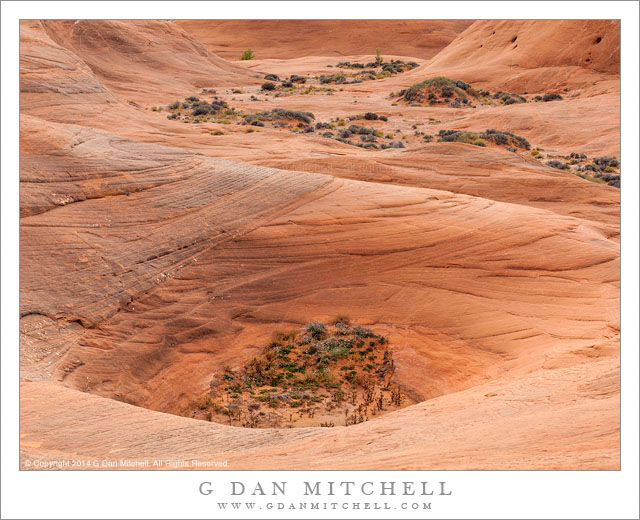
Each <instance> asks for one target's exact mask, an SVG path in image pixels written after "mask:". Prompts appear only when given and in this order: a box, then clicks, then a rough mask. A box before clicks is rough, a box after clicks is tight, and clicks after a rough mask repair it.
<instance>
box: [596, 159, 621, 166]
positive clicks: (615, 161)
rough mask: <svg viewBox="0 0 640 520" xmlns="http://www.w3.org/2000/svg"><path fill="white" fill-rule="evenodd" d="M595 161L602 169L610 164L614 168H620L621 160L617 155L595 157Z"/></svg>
mask: <svg viewBox="0 0 640 520" xmlns="http://www.w3.org/2000/svg"><path fill="white" fill-rule="evenodd" d="M593 162H594V163H595V164H597V165H598V166H599V167H600V168H602V169H604V168H607V167H609V166H611V167H614V168H618V167H619V166H620V162H619V161H618V159H616V158H615V157H596V158H595V159H593Z"/></svg>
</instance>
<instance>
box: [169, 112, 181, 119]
mask: <svg viewBox="0 0 640 520" xmlns="http://www.w3.org/2000/svg"><path fill="white" fill-rule="evenodd" d="M178 117H179V114H177V113H176V114H169V115H168V116H167V119H178Z"/></svg>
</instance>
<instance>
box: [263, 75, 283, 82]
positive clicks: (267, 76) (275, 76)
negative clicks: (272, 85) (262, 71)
mask: <svg viewBox="0 0 640 520" xmlns="http://www.w3.org/2000/svg"><path fill="white" fill-rule="evenodd" d="M264 79H266V80H267V81H280V78H279V77H278V76H277V75H276V74H267V75H266V76H265V77H264Z"/></svg>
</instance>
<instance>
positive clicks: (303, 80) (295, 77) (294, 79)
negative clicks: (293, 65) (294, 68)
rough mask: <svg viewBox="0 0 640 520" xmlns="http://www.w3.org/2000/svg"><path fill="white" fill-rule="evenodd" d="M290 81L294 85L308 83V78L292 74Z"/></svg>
mask: <svg viewBox="0 0 640 520" xmlns="http://www.w3.org/2000/svg"><path fill="white" fill-rule="evenodd" d="M289 81H291V82H292V83H306V82H307V78H305V77H304V76H298V75H297V74H292V75H291V76H289Z"/></svg>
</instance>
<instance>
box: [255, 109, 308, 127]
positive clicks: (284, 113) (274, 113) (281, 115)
mask: <svg viewBox="0 0 640 520" xmlns="http://www.w3.org/2000/svg"><path fill="white" fill-rule="evenodd" d="M276 119H289V120H292V119H293V120H297V121H300V122H303V123H306V124H310V123H311V120H312V119H315V116H314V115H313V114H312V113H311V112H298V111H295V110H285V109H283V108H274V109H272V110H267V111H265V112H257V113H255V114H249V115H246V116H245V117H244V120H245V123H252V122H253V121H273V120H276Z"/></svg>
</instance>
